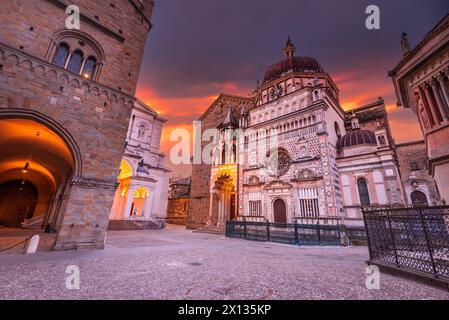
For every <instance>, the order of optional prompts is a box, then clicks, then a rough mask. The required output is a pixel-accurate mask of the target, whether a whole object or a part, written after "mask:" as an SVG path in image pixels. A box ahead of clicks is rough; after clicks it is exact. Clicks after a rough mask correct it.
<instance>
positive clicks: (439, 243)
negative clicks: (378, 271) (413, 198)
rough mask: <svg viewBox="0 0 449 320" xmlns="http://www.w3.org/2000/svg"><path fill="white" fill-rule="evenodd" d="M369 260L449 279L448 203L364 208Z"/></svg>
mask: <svg viewBox="0 0 449 320" xmlns="http://www.w3.org/2000/svg"><path fill="white" fill-rule="evenodd" d="M363 218H364V220H365V227H366V233H367V240H368V246H369V254H370V263H372V264H377V265H381V266H388V267H393V268H397V269H400V270H404V271H408V272H411V273H415V274H418V275H421V276H426V277H431V278H434V279H438V280H441V281H444V282H446V283H448V282H449V206H445V207H415V208H400V209H380V210H379V209H375V210H370V209H364V210H363Z"/></svg>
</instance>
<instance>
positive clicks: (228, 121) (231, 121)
mask: <svg viewBox="0 0 449 320" xmlns="http://www.w3.org/2000/svg"><path fill="white" fill-rule="evenodd" d="M222 125H223V126H225V125H234V126H236V125H237V121H236V120H235V117H234V113H233V112H232V108H229V109H228V113H227V114H226V117H225V120H224V121H223V124H222Z"/></svg>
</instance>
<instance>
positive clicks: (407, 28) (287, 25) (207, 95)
mask: <svg viewBox="0 0 449 320" xmlns="http://www.w3.org/2000/svg"><path fill="white" fill-rule="evenodd" d="M371 4H376V5H378V6H379V7H380V11H381V25H380V27H381V29H380V30H372V31H369V30H367V29H366V27H365V20H366V17H367V15H366V14H365V9H366V7H367V6H368V5H371ZM448 11H449V1H447V0H407V1H399V0H389V1H387V0H375V1H364V0H341V1H335V0H332V1H331V0H328V1H325V0H276V1H273V0H188V1H187V0H158V1H156V6H155V10H154V14H153V21H152V22H153V25H154V28H153V30H152V31H151V33H150V35H149V38H148V41H147V46H146V50H145V56H144V61H143V65H142V70H141V74H140V80H139V86H138V90H137V96H138V97H139V98H141V99H142V100H143V101H145V102H146V103H148V104H149V105H150V106H151V107H152V108H153V109H155V110H156V111H158V112H160V113H161V115H162V116H163V117H164V118H166V119H168V122H167V124H166V125H165V129H164V133H163V141H162V151H163V152H164V153H166V154H167V155H169V151H170V148H171V146H172V145H173V143H169V141H168V140H169V135H170V132H171V131H172V130H173V129H175V128H180V127H182V128H186V129H191V127H192V121H193V120H195V119H198V117H199V116H200V115H201V114H202V113H203V112H204V110H205V109H206V108H207V107H208V106H209V105H210V104H211V103H212V102H213V101H214V99H215V98H216V97H217V96H218V95H219V94H220V93H222V92H223V93H230V94H237V95H248V94H249V93H250V92H251V91H252V89H253V88H254V87H255V85H256V81H257V79H261V80H262V78H263V75H264V73H265V71H266V69H267V68H268V67H269V66H270V65H272V64H274V63H276V62H278V61H280V60H282V59H283V54H282V49H283V47H284V45H285V42H286V40H287V37H288V36H289V35H290V37H291V38H292V40H293V42H294V43H295V45H296V47H297V51H296V55H299V56H311V57H314V58H316V59H317V60H318V61H319V63H320V64H321V66H322V67H323V68H324V69H325V71H326V72H328V73H329V74H330V75H331V76H332V78H333V79H334V81H335V82H336V83H337V85H338V87H339V89H340V99H341V103H342V106H343V107H344V108H345V109H351V108H353V107H357V106H360V105H363V104H366V103H370V102H372V101H375V100H377V98H378V97H383V98H384V99H385V102H386V105H387V108H388V111H389V119H390V124H391V126H392V129H393V135H394V138H395V141H396V142H404V141H410V140H417V139H421V138H422V136H421V133H420V129H419V126H418V123H417V119H416V117H415V115H414V114H413V113H412V112H411V111H409V110H404V109H401V108H397V107H396V97H395V94H394V89H393V86H392V82H391V79H389V78H388V76H387V73H388V71H389V70H391V69H392V68H393V67H394V66H395V65H396V64H397V63H398V62H399V61H400V60H401V57H402V51H401V46H400V36H401V33H402V32H407V33H408V35H409V40H410V45H411V47H414V46H415V45H416V44H417V43H418V42H419V41H420V40H421V39H422V38H423V37H424V36H425V34H426V33H428V32H429V31H430V30H431V29H432V28H433V27H434V26H435V25H436V24H437V23H438V22H439V21H440V20H441V19H442V18H443V17H444V16H445V15H446V14H447V13H448ZM167 158H168V157H167ZM167 165H168V166H169V167H170V169H172V170H173V173H172V175H173V176H177V175H189V174H190V173H189V167H188V166H181V167H180V166H173V165H171V163H170V161H169V159H167Z"/></svg>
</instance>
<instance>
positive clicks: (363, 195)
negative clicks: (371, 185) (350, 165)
mask: <svg viewBox="0 0 449 320" xmlns="http://www.w3.org/2000/svg"><path fill="white" fill-rule="evenodd" d="M357 187H358V189H359V196H360V204H361V205H362V207H365V206H369V205H370V204H371V200H370V197H369V190H368V182H367V181H366V179H364V178H360V179H359V180H357Z"/></svg>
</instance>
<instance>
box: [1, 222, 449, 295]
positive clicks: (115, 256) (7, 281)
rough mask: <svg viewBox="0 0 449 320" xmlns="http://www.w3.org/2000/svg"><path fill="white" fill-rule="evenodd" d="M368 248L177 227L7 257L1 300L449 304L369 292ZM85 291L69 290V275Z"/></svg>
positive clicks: (396, 283)
mask: <svg viewBox="0 0 449 320" xmlns="http://www.w3.org/2000/svg"><path fill="white" fill-rule="evenodd" d="M367 256H368V253H367V249H366V248H365V247H349V248H332V247H301V248H300V247H296V246H287V245H280V244H273V243H260V242H250V241H244V240H236V239H226V238H224V237H222V236H215V235H208V234H198V233H192V232H190V231H186V230H184V229H180V228H179V227H169V228H168V230H157V231H118V232H109V233H108V240H107V247H106V249H105V250H98V251H76V252H73V251H72V252H46V253H38V254H36V255H29V256H26V255H13V254H9V255H5V254H2V255H0V284H1V285H0V299H449V293H448V291H445V290H443V289H439V288H437V287H433V286H429V285H428V284H424V283H418V282H415V281H413V280H409V279H405V278H401V277H397V276H392V275H388V274H382V275H381V287H380V290H368V289H367V288H366V286H365V281H366V274H365V268H366V264H365V260H366V259H367ZM69 265H76V266H78V267H79V269H80V278H81V283H80V289H79V290H68V289H66V277H67V276H68V274H66V273H65V272H66V268H67V266H69Z"/></svg>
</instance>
